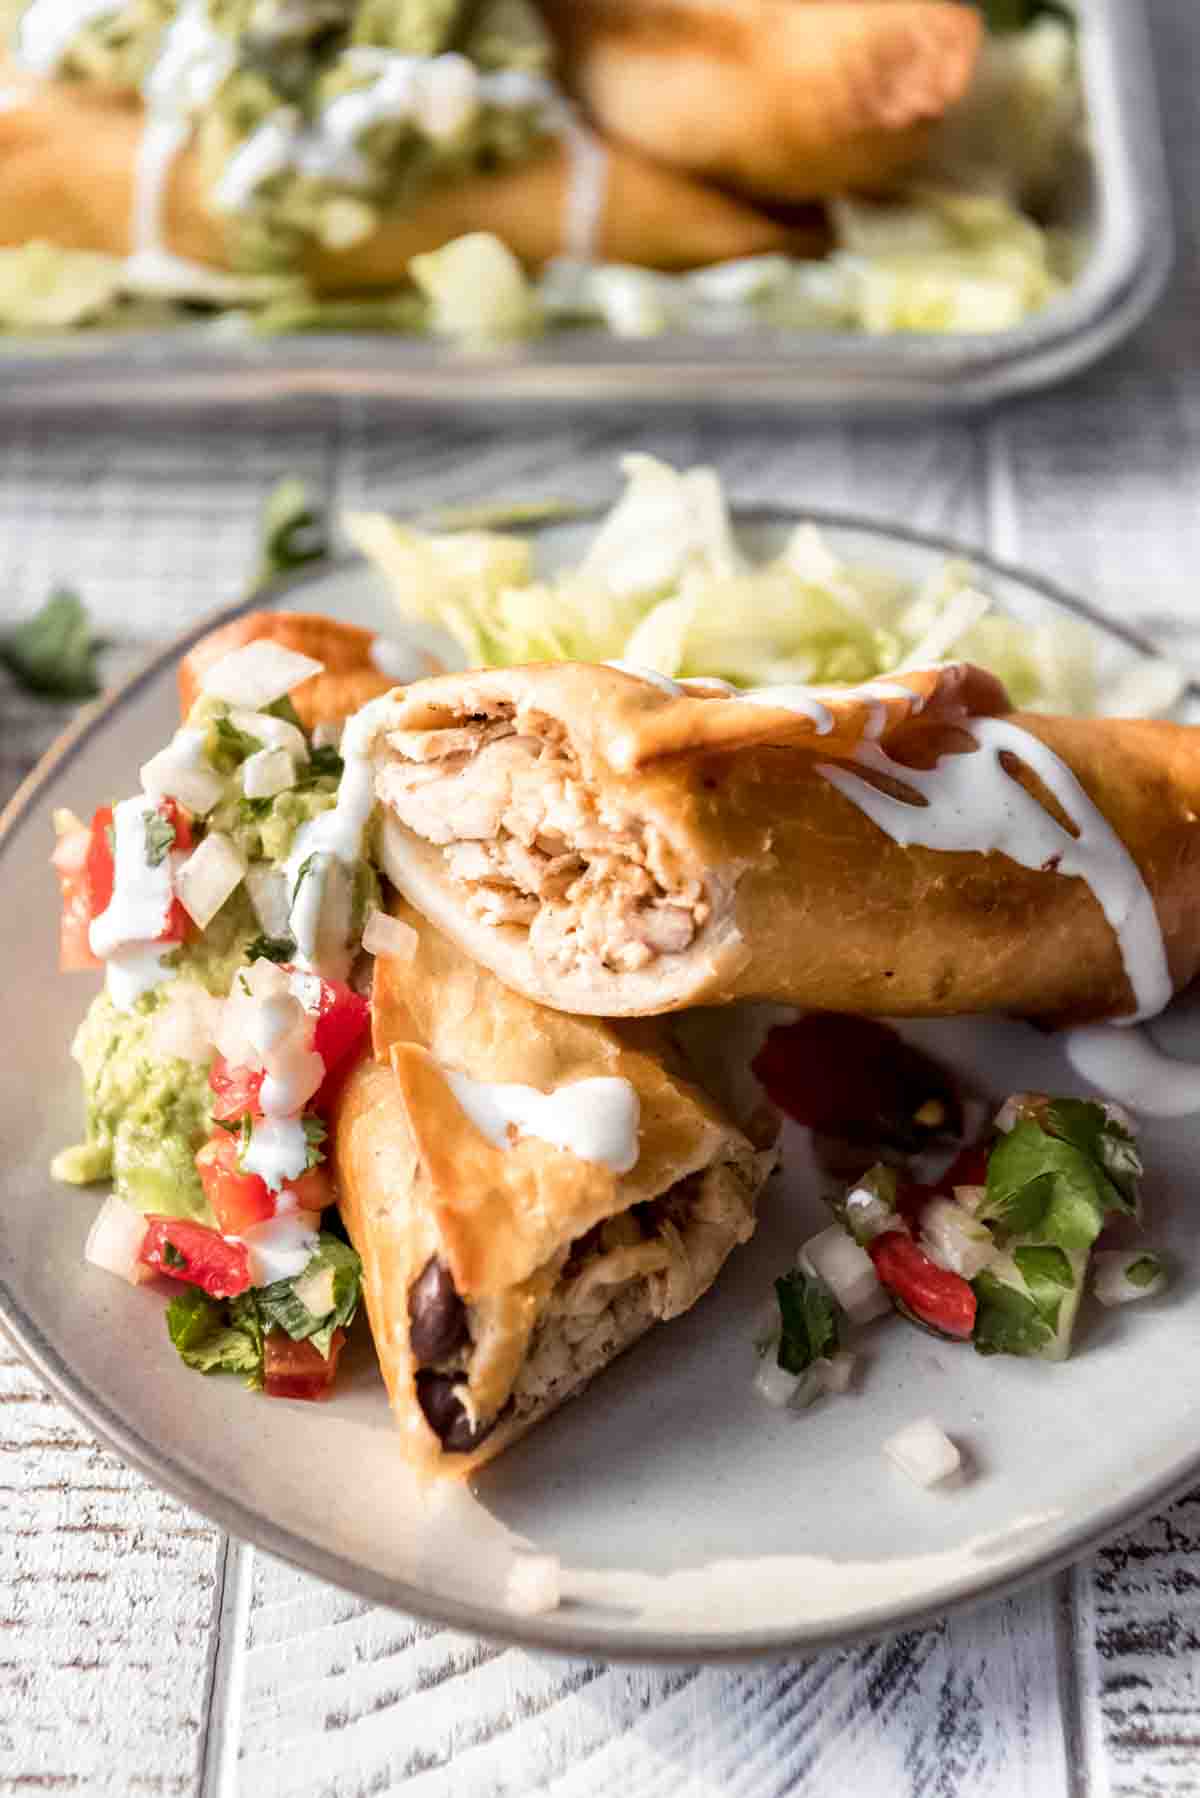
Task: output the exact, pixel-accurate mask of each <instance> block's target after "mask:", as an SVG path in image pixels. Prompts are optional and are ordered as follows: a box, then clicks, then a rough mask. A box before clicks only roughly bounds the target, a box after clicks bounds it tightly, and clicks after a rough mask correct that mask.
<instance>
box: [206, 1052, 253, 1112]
mask: <svg viewBox="0 0 1200 1798" xmlns="http://www.w3.org/2000/svg"><path fill="white" fill-rule="evenodd" d="M264 1078H265V1076H264V1074H263V1072H262V1069H261V1068H231V1067H230V1065H229V1063H228V1062H227V1061H226V1059H225V1057H224V1056H223V1055H218V1056H217V1057H216V1058H215V1060H214V1061H213V1064H212V1066H211V1068H209V1070H208V1084H209V1086H211V1088H212V1090H213V1108H212V1114H213V1117H214V1118H215V1119H216V1121H217V1122H218V1123H221V1124H236V1123H237V1121H238V1119H239V1118H244V1117H261V1116H262V1105H261V1103H260V1100H259V1095H260V1093H261V1092H262V1083H263V1080H264Z"/></svg>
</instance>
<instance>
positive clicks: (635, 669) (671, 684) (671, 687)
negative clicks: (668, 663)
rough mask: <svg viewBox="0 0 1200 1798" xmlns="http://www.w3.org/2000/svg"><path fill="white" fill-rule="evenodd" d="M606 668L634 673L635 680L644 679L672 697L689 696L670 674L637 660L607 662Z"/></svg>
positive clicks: (681, 697) (622, 672)
mask: <svg viewBox="0 0 1200 1798" xmlns="http://www.w3.org/2000/svg"><path fill="white" fill-rule="evenodd" d="M604 666H605V667H606V668H615V669H616V670H617V672H618V673H619V674H632V676H633V678H634V680H644V681H647V682H649V684H650V686H652V687H657V688H658V689H659V691H660V692H661V693H666V694H669V696H670V697H671V698H672V699H684V698H686V697H687V695H686V693H685V692H684V689H683V688H682V687H681V686H680V685H679V682H678V681H674V680H671V679H670V677H669V676H668V675H665V674H660V673H659V672H658V670H657V669H656V668H642V667H640V666H639V664H638V663H637V662H605V664H604Z"/></svg>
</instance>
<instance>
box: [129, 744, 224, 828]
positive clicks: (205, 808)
mask: <svg viewBox="0 0 1200 1798" xmlns="http://www.w3.org/2000/svg"><path fill="white" fill-rule="evenodd" d="M203 743H204V732H203V731H200V730H191V729H189V728H188V727H187V726H186V725H185V726H184V727H183V729H181V730H177V731H176V732H175V735H174V736H173V737H172V739H171V741H170V742H169V743H168V744H167V746H166V748H165V749H160V750H159V752H158V754H157V755H152V756H151V757H150V760H149V761H148V762H143V763H142V767H141V781H142V791H143V792H144V793H145V794H146V797H147V798H148V799H177V800H178V801H179V803H180V805H183V806H186V807H187V809H188V811H189V812H195V813H196V815H197V816H198V817H201V818H202V817H204V816H205V814H206V813H208V812H211V810H212V808H213V806H214V805H216V803H217V801H218V800H219V799H220V797H221V795H222V793H223V792H224V791H225V782H224V781H223V779H222V778H221V776H220V775H219V774H218V773H217V771H216V769H215V768H213V767H211V766H210V765H209V763H208V761H207V760H206V759H205V756H204V753H203Z"/></svg>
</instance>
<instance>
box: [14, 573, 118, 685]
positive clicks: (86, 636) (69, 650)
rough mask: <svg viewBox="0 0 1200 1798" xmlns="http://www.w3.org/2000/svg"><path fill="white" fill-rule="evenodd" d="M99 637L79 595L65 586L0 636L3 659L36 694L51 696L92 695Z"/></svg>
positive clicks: (96, 683)
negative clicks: (39, 607) (96, 635)
mask: <svg viewBox="0 0 1200 1798" xmlns="http://www.w3.org/2000/svg"><path fill="white" fill-rule="evenodd" d="M99 648H100V644H99V641H98V640H97V639H96V638H95V637H94V636H93V635H92V627H91V623H90V621H89V619H88V615H87V611H86V608H85V607H84V604H83V601H82V600H81V599H80V597H79V595H78V594H77V593H72V592H71V591H70V590H69V589H68V588H66V587H59V588H56V590H55V591H54V592H53V593H52V594H51V595H50V597H49V599H48V600H47V601H46V603H45V605H44V606H43V607H42V608H41V610H40V611H38V612H35V613H34V614H33V617H32V618H26V619H25V620H23V622H22V623H20V624H18V625H17V626H16V627H15V629H13V630H11V631H9V633H8V635H7V636H6V637H3V638H0V663H3V665H4V666H5V667H6V668H7V669H8V670H9V672H10V673H11V674H12V675H13V676H14V677H15V678H16V679H17V680H18V681H19V682H20V684H21V686H23V687H25V688H26V689H27V690H28V691H29V692H30V693H40V694H42V695H43V697H44V698H46V699H92V698H94V697H95V695H96V694H97V693H98V692H99V691H100V682H99V680H98V679H97V678H96V653H97V651H98V650H99Z"/></svg>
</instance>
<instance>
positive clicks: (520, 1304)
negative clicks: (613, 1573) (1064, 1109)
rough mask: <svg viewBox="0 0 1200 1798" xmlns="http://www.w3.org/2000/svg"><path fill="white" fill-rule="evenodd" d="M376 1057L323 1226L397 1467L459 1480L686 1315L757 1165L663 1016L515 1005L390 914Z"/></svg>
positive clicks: (350, 1107)
mask: <svg viewBox="0 0 1200 1798" xmlns="http://www.w3.org/2000/svg"><path fill="white" fill-rule="evenodd" d="M394 915H395V916H396V918H397V919H398V920H399V921H401V922H402V923H404V924H406V925H407V926H408V938H407V943H406V947H407V949H408V951H409V952H408V953H407V954H403V953H401V954H390V955H385V956H380V957H379V958H378V959H377V960H376V963H375V978H374V993H373V999H372V1016H373V1028H374V1045H375V1054H376V1057H377V1059H376V1060H374V1061H368V1062H366V1063H364V1064H363V1065H362V1066H360V1067H359V1068H358V1069H357V1070H356V1071H355V1072H354V1073H353V1074H352V1075H351V1077H350V1079H349V1081H348V1083H347V1085H346V1088H345V1091H344V1093H343V1096H342V1099H341V1103H340V1106H339V1110H338V1113H337V1116H336V1118H335V1120H334V1128H333V1145H334V1146H333V1153H334V1160H335V1165H336V1170H337V1177H338V1184H339V1189H340V1195H341V1197H340V1203H341V1210H342V1216H343V1218H344V1220H345V1222H346V1227H347V1229H348V1230H349V1233H350V1237H351V1240H352V1241H353V1243H354V1246H355V1248H356V1249H357V1250H358V1252H359V1254H360V1256H361V1257H362V1261H363V1286H364V1292H365V1296H366V1302H367V1311H368V1315H369V1317H370V1321H371V1328H372V1331H373V1333H374V1337H375V1346H376V1349H377V1351H378V1354H379V1360H380V1364H381V1367H382V1369H383V1374H384V1378H385V1380H386V1382H387V1387H388V1391H389V1394H390V1397H391V1401H392V1405H393V1407H394V1410H395V1412H396V1416H397V1419H398V1421H399V1424H400V1428H401V1433H402V1437H403V1441H404V1445H405V1449H406V1452H407V1453H408V1455H409V1457H410V1458H411V1459H412V1460H413V1462H414V1463H415V1464H417V1465H418V1466H419V1467H422V1468H424V1469H426V1470H428V1471H431V1472H434V1473H453V1474H459V1475H461V1474H466V1473H468V1472H470V1471H471V1470H472V1469H473V1468H475V1467H477V1466H478V1465H479V1464H480V1463H481V1462H483V1461H486V1460H489V1459H491V1458H492V1457H493V1456H494V1455H497V1454H499V1453H500V1452H501V1451H502V1450H503V1449H504V1448H506V1447H507V1446H508V1445H509V1444H510V1443H511V1442H513V1441H515V1440H516V1438H517V1437H518V1436H521V1435H522V1434H523V1433H524V1432H525V1431H526V1430H528V1429H529V1428H530V1426H531V1425H533V1424H534V1423H536V1422H537V1421H538V1420H539V1419H540V1418H542V1417H544V1416H545V1415H546V1414H547V1413H548V1412H550V1411H551V1410H553V1409H554V1408H555V1407H556V1406H558V1405H559V1404H561V1403H562V1402H563V1400H564V1399H567V1398H569V1397H571V1396H572V1395H573V1394H574V1393H576V1392H578V1391H579V1390H580V1388H581V1387H583V1386H584V1385H585V1384H586V1383H587V1382H588V1381H589V1380H590V1379H591V1378H592V1377H593V1375H594V1374H596V1373H597V1372H598V1371H599V1370H600V1369H601V1368H603V1367H605V1366H607V1364H608V1363H609V1362H610V1361H612V1360H613V1358H614V1357H615V1356H616V1355H618V1354H620V1353H621V1351H622V1350H623V1349H625V1348H626V1347H628V1346H629V1345H630V1344H631V1343H632V1342H634V1341H635V1340H636V1339H637V1338H638V1337H639V1336H641V1335H642V1334H643V1333H644V1332H645V1331H646V1330H648V1329H649V1328H650V1327H651V1325H652V1324H654V1323H657V1322H661V1321H665V1320H666V1319H668V1318H672V1317H675V1316H678V1315H679V1313H680V1312H682V1311H686V1310H687V1309H688V1308H689V1307H690V1306H691V1305H693V1304H694V1303H695V1301H696V1300H697V1299H698V1298H699V1297H700V1295H701V1294H702V1293H703V1292H704V1291H705V1290H706V1289H707V1288H708V1287H709V1286H710V1285H711V1283H712V1282H713V1280H714V1279H715V1278H716V1276H717V1274H718V1273H719V1271H720V1269H721V1267H722V1265H723V1264H724V1262H725V1260H726V1257H727V1256H728V1255H729V1253H730V1251H731V1250H732V1249H733V1248H734V1247H735V1246H736V1245H737V1244H738V1243H739V1242H744V1241H745V1240H746V1239H747V1237H749V1235H750V1234H751V1232H752V1231H753V1228H754V1212H755V1203H756V1200H757V1197H758V1193H759V1190H760V1188H761V1186H762V1184H763V1181H764V1180H765V1178H766V1176H767V1174H768V1173H769V1171H770V1169H771V1167H772V1166H773V1165H774V1150H773V1148H772V1147H762V1146H760V1147H759V1148H755V1147H754V1146H753V1145H752V1143H751V1142H750V1140H749V1139H748V1137H747V1136H746V1135H744V1134H743V1133H742V1131H741V1130H739V1129H737V1128H736V1127H735V1126H734V1124H733V1123H731V1122H730V1121H729V1119H728V1118H727V1117H726V1116H725V1115H724V1113H723V1112H721V1111H720V1110H719V1109H718V1108H717V1106H716V1104H715V1103H714V1102H713V1101H712V1100H710V1099H709V1098H708V1097H707V1095H706V1094H705V1093H704V1092H703V1091H702V1090H701V1088H700V1087H699V1085H697V1084H696V1083H695V1081H694V1080H693V1079H692V1078H691V1077H690V1076H689V1074H688V1072H687V1070H686V1069H685V1067H684V1064H683V1062H682V1060H681V1057H680V1055H679V1053H678V1051H677V1050H676V1048H675V1047H674V1045H673V1042H672V1039H671V1035H670V1032H669V1028H668V1026H667V1024H666V1022H665V1021H657V1020H656V1021H651V1022H641V1021H639V1022H635V1023H627V1024H621V1025H610V1024H605V1023H601V1022H599V1021H598V1020H596V1019H592V1018H573V1017H566V1016H563V1015H561V1014H560V1013H557V1012H552V1011H547V1010H545V1009H544V1008H543V1007H541V1006H538V1005H535V1004H533V1003H532V1002H531V1001H530V1000H528V999H525V998H522V997H521V996H520V995H519V994H517V993H514V992H513V991H512V990H511V989H510V988H508V987H506V986H504V985H503V983H502V982H500V981H499V980H497V979H496V978H495V977H494V975H492V974H490V973H488V972H487V970H486V969H484V968H482V967H479V966H478V965H476V964H475V963H474V962H472V961H471V960H470V958H469V957H468V956H466V955H464V954H463V952H462V951H461V950H460V949H458V948H456V947H455V946H454V945H453V944H452V943H451V942H450V941H449V940H448V939H447V938H445V937H443V936H442V935H441V934H440V933H439V932H438V931H437V930H435V929H434V928H433V926H432V925H431V924H429V923H428V921H427V920H426V919H424V918H422V917H421V916H420V914H419V913H417V912H415V911H412V910H410V909H409V908H407V907H406V906H405V905H404V904H403V902H397V904H396V906H395V908H394Z"/></svg>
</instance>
